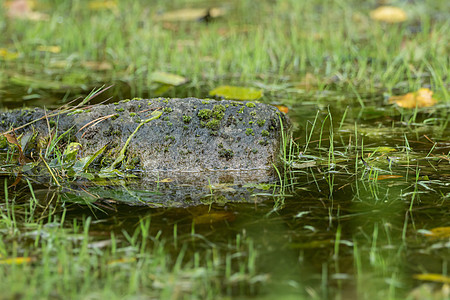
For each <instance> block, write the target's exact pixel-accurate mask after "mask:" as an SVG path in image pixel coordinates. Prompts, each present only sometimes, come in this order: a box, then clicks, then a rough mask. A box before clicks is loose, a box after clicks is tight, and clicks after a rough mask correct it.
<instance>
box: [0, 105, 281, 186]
mask: <svg viewBox="0 0 450 300" xmlns="http://www.w3.org/2000/svg"><path fill="white" fill-rule="evenodd" d="M155 110H160V111H162V112H163V114H162V115H161V117H160V118H159V119H156V120H152V121H150V122H148V123H146V124H144V125H143V126H142V127H140V129H139V130H138V131H137V133H136V134H135V135H134V136H133V139H132V140H131V142H130V144H129V145H128V147H127V151H126V158H125V159H124V161H123V162H122V164H121V166H118V167H121V168H122V169H125V170H126V169H127V168H128V171H129V172H137V171H138V170H140V171H142V173H140V174H142V176H143V177H144V178H149V179H150V180H151V181H154V179H155V178H166V177H170V178H172V179H175V180H178V181H179V182H181V183H182V182H187V183H196V182H198V183H201V184H204V183H205V182H208V180H209V181H211V180H212V181H213V182H248V181H250V182H260V181H268V180H270V179H271V178H273V177H272V176H273V174H274V172H273V171H274V167H273V165H274V164H277V161H278V158H279V153H280V147H281V139H282V127H284V128H283V129H284V130H285V129H286V128H287V120H286V118H285V116H284V115H283V114H282V113H280V112H279V110H278V109H277V108H276V107H273V106H269V105H266V104H262V103H253V102H237V101H228V100H223V101H216V100H210V99H208V100H202V99H196V98H186V99H164V98H158V99H143V100H125V101H121V102H118V103H114V104H108V105H95V106H93V107H91V108H90V109H84V110H80V111H75V112H72V113H62V114H59V115H57V116H53V117H49V118H48V120H45V119H42V120H41V121H38V122H35V123H33V124H32V125H30V126H27V127H25V128H23V129H20V130H17V131H16V134H19V133H21V132H24V131H28V132H29V131H30V128H33V130H35V131H36V132H37V133H38V136H39V139H40V140H41V144H43V143H42V139H45V138H48V136H49V130H48V128H49V126H48V125H49V124H50V127H51V128H53V131H54V132H56V134H58V135H61V134H63V133H64V132H67V131H68V133H67V134H66V135H65V138H66V139H70V140H71V141H76V142H79V143H80V144H81V145H82V150H81V153H80V154H79V155H81V156H86V155H89V154H92V153H95V152H96V151H97V150H99V149H101V148H102V147H104V146H105V145H107V146H106V147H107V148H106V150H105V151H104V153H103V154H102V157H100V158H99V160H101V163H102V164H103V165H102V167H105V166H107V165H108V163H111V162H112V161H113V160H114V158H115V157H117V155H118V153H119V151H120V149H121V148H122V146H123V145H124V144H125V141H126V140H127V139H128V137H129V136H130V135H131V134H132V132H133V131H134V130H135V129H136V127H137V126H138V125H139V123H140V122H141V121H143V120H146V119H148V118H150V117H151V116H150V114H151V112H152V111H155ZM44 113H46V114H49V112H44V110H43V109H34V110H21V111H12V112H4V113H2V114H1V115H0V130H1V131H2V132H4V131H6V130H9V129H11V128H12V127H18V126H20V125H23V124H25V123H27V122H30V121H32V120H35V119H37V118H41V117H42V116H44ZM111 115H112V116H111ZM105 116H110V117H108V118H106V119H104V120H103V121H101V122H98V123H96V122H92V121H93V120H100V118H102V117H105ZM87 124H89V125H87ZM86 125H87V126H86ZM36 144H38V143H36ZM28 148H30V147H28ZM35 151H36V150H35Z"/></svg>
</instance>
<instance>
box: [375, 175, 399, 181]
mask: <svg viewBox="0 0 450 300" xmlns="http://www.w3.org/2000/svg"><path fill="white" fill-rule="evenodd" d="M402 177H403V176H402V175H378V177H377V180H385V179H395V178H402Z"/></svg>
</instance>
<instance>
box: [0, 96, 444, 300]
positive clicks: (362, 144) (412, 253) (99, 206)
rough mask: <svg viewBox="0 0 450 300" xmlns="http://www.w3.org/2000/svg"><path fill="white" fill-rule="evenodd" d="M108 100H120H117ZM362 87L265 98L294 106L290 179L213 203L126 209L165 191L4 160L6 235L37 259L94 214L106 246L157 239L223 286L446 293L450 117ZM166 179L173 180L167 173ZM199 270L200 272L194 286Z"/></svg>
mask: <svg viewBox="0 0 450 300" xmlns="http://www.w3.org/2000/svg"><path fill="white" fill-rule="evenodd" d="M122 93H123V91H122ZM110 95H112V96H114V97H115V99H114V101H115V100H117V97H119V96H118V95H117V94H115V93H114V92H112V93H111V94H110ZM110 95H102V97H103V98H101V99H97V100H98V101H103V100H104V99H107V98H108V97H109V96H110ZM165 95H167V96H176V97H183V96H197V97H205V96H206V92H204V91H203V90H202V89H198V88H195V89H194V88H193V89H185V88H183V89H175V90H173V91H169V92H168V93H166V94H165ZM360 95H363V96H362V98H363V99H364V100H363V101H366V102H367V105H365V106H364V107H361V105H359V104H358V99H357V97H356V96H355V95H354V94H351V93H342V92H339V91H327V92H324V91H321V92H314V91H311V92H306V93H303V94H296V93H285V94H284V95H281V96H280V94H277V93H273V94H272V95H266V96H265V97H264V98H263V99H262V101H263V102H266V103H280V102H281V103H283V104H285V105H288V106H289V109H290V110H289V112H288V116H289V117H290V119H291V122H292V124H293V132H292V138H293V140H294V141H295V142H296V145H294V146H292V151H291V152H288V162H287V164H286V166H285V167H284V168H283V169H280V171H281V176H280V178H279V180H274V182H271V183H270V185H268V189H266V190H265V191H264V190H262V191H259V192H258V193H255V194H253V195H252V196H251V197H249V198H248V199H241V200H242V201H239V202H223V201H220V199H221V198H220V197H217V196H218V195H219V196H220V194H221V193H223V192H227V191H229V189H233V188H235V189H239V188H242V186H233V185H224V186H220V185H218V186H213V187H206V188H205V189H204V194H205V204H204V205H197V206H187V207H158V206H156V205H152V204H147V205H140V206H129V205H126V204H124V201H123V200H124V199H127V198H129V197H134V196H136V194H137V193H138V192H140V193H141V194H140V196H141V197H143V198H144V199H145V200H148V199H151V197H152V195H153V194H152V193H153V192H159V193H164V189H161V190H155V188H154V187H151V188H148V189H147V190H146V189H145V188H142V186H141V187H140V188H139V191H138V190H133V187H132V185H130V186H128V185H127V182H126V181H116V182H110V183H109V184H108V183H106V184H107V185H106V186H103V187H102V190H103V191H105V190H106V191H110V193H109V194H101V193H99V191H98V190H97V191H92V190H89V189H88V187H89V185H88V184H86V182H84V183H83V182H81V183H77V182H74V183H72V184H71V185H68V186H65V188H57V187H54V186H51V185H50V184H38V183H36V184H33V183H32V182H33V180H32V178H27V177H26V176H24V177H23V178H21V179H20V181H18V182H17V180H16V179H17V177H16V175H17V173H8V171H7V170H10V169H8V168H7V167H4V168H3V171H2V177H3V178H4V179H5V180H6V181H5V186H9V188H8V191H7V194H5V191H6V190H3V192H1V193H2V198H3V197H5V198H6V199H10V201H9V204H8V203H2V204H1V209H2V215H4V216H5V218H7V219H13V220H14V221H15V222H16V225H14V226H12V225H10V226H9V227H8V226H7V225H5V224H4V225H2V226H3V228H1V236H2V239H3V240H4V242H3V243H9V242H13V241H14V243H16V246H17V249H16V250H15V251H16V253H18V254H20V253H22V254H27V255H31V256H35V257H37V258H36V259H39V256H40V255H42V254H40V252H39V251H37V250H36V249H35V248H34V247H35V246H36V245H35V246H34V247H32V246H31V245H32V244H33V243H36V242H35V240H34V239H33V238H32V234H31V233H30V232H34V231H35V230H36V228H37V227H39V226H40V227H42V226H44V227H45V224H52V223H55V224H58V225H56V226H59V227H60V228H62V229H64V230H66V234H67V237H70V236H71V235H72V234H73V233H76V232H77V229H75V227H76V226H75V225H74V224H85V223H86V222H87V220H90V227H89V229H88V235H89V243H91V244H92V245H94V246H92V247H93V248H95V245H98V248H99V250H98V251H100V252H101V251H102V249H103V247H109V244H108V243H110V242H111V239H112V238H111V236H112V235H113V236H114V238H115V239H117V240H118V241H120V242H118V244H117V246H116V247H118V248H122V249H127V247H131V245H134V244H133V243H138V244H142V243H143V240H141V239H147V243H146V246H145V249H146V251H148V252H152V251H155V249H157V248H158V247H162V251H163V252H164V253H165V254H164V255H166V256H167V257H168V258H167V259H168V260H171V261H173V262H174V263H173V264H171V265H172V266H173V265H175V266H176V265H177V263H178V260H181V261H182V263H181V265H183V264H186V265H191V266H192V268H193V270H194V271H195V270H197V271H196V272H204V271H205V270H207V271H211V272H212V273H214V275H210V276H211V277H214V278H215V279H214V280H212V279H210V280H212V283H210V284H211V286H213V287H215V288H217V289H218V290H219V291H220V294H222V295H228V296H233V297H242V298H243V299H244V298H246V297H249V296H250V297H253V296H255V295H256V296H258V297H259V298H261V299H273V298H274V297H277V299H298V298H299V297H300V298H302V297H304V298H342V299H356V298H360V299H364V298H366V299H388V298H403V297H406V296H407V295H409V296H410V297H413V296H415V295H422V296H423V295H425V296H424V297H427V296H426V295H438V296H437V297H439V295H441V296H442V297H444V295H445V291H443V290H442V286H441V285H440V283H439V281H438V283H436V282H432V283H425V282H426V280H425V281H423V280H420V279H421V278H420V277H418V274H443V275H445V274H447V273H448V267H449V266H448V262H449V258H450V256H449V247H450V246H449V243H448V238H447V237H448V235H447V237H444V238H439V237H435V236H433V234H432V231H430V230H432V229H433V228H436V227H447V226H450V218H449V215H450V205H449V197H450V181H449V176H450V165H449V161H448V152H449V150H450V132H449V131H448V128H447V125H445V124H444V123H445V122H448V119H447V121H445V120H439V118H436V119H433V120H430V121H429V123H428V124H429V125H428V126H426V125H424V124H425V123H426V122H424V120H426V119H427V117H428V116H427V113H426V112H422V113H418V114H416V113H414V112H412V113H410V112H402V113H400V111H399V110H398V109H397V108H395V107H392V106H388V105H386V104H385V103H384V101H385V100H384V97H383V95H382V94H380V93H367V94H362V93H361V94H360ZM125 96H129V95H123V94H122V95H120V97H124V98H125ZM144 96H145V95H144ZM54 97H55V98H58V97H59V96H58V95H55V96H54ZM111 101H112V100H111ZM14 103H15V104H14V106H21V103H22V102H20V101H17V99H15V101H14ZM28 104H32V105H33V104H35V103H33V102H28ZM59 104H60V102H53V103H51V104H49V105H50V106H52V105H53V106H57V105H59ZM3 105H8V104H7V103H6V102H4V103H3ZM40 105H43V103H42V102H40ZM46 105H47V104H46ZM330 123H331V124H332V126H330ZM306 145H307V147H306ZM103 184H105V183H102V185H103ZM97 187H98V185H97ZM161 187H164V188H165V189H168V190H170V189H171V188H174V186H172V187H171V183H170V182H169V183H161ZM80 190H84V191H86V193H85V194H84V195H85V200H83V196H80V193H76V192H75V191H80ZM143 190H144V191H145V190H146V191H145V192H146V193H147V194H145V192H143ZM30 191H32V192H30ZM119 193H120V195H121V196H118V194H119ZM74 194H76V195H77V197H74V196H73V195H74ZM88 194H90V195H91V196H92V195H94V197H90V196H88ZM81 195H83V193H81ZM133 195H134V196H133ZM33 199H35V200H33ZM92 199H94V200H92ZM125 202H126V201H125ZM30 203H31V204H30ZM145 222H148V223H145ZM143 223H145V224H146V225H145V226H143V225H142V224H143ZM31 224H34V225H31ZM39 224H41V225H39ZM27 227H28V229H27ZM12 228H13V229H14V228H15V230H16V233H14V232H15V231H14V230H13V229H12ZM81 231H82V229H81ZM142 231H146V235H145V237H144V236H143V235H142ZM17 232H20V233H21V234H18V233H17ZM135 232H141V233H140V234H135ZM62 237H63V238H64V237H65V236H64V235H63V236H62ZM41 239H42V240H45V239H46V238H45V237H44V236H42V237H41ZM162 241H163V242H162ZM102 242H105V243H106V244H105V245H108V246H105V245H103V244H101V243H102ZM161 243H162V244H161ZM156 245H159V246H156ZM161 245H162V246H161ZM73 247H75V248H76V247H77V246H73ZM4 249H8V247H4ZM38 249H39V248H38ZM124 251H125V250H124ZM125 252H126V251H125ZM131 252H132V251H131ZM180 253H182V256H180ZM92 255H99V254H98V253H97V254H95V251H94V254H92ZM133 255H135V254H130V256H133ZM135 257H138V259H139V256H135ZM180 257H181V258H180ZM179 268H182V267H179ZM194 271H192V272H194ZM173 272H175V271H173ZM194 273H195V272H194ZM194 273H190V274H191V275H189V276H188V277H190V278H191V279H190V280H193V281H195V280H194V279H192V278H196V277H195V274H194ZM154 276H156V277H157V276H158V275H157V274H156V275H154ZM100 278H101V276H100ZM425 279H426V278H425ZM100 280H101V279H100ZM178 280H181V279H178ZM447 280H448V277H447ZM152 282H153V284H155V282H157V279H155V280H154V281H152ZM180 282H181V281H180ZM142 284H143V287H142V288H144V286H145V283H142ZM180 284H182V283H180ZM191 284H192V283H191ZM193 285H194V284H193ZM175 286H176V284H175ZM186 289H187V288H186ZM191 292H192V291H191ZM433 293H434V294H433ZM436 293H437V294H436ZM439 293H440V294H439ZM419 299H420V298H419Z"/></svg>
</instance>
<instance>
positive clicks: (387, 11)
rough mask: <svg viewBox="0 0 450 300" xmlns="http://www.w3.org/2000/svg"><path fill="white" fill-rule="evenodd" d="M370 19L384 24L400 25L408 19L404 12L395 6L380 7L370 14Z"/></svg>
mask: <svg viewBox="0 0 450 300" xmlns="http://www.w3.org/2000/svg"><path fill="white" fill-rule="evenodd" d="M370 18H371V19H372V20H375V21H381V22H386V23H401V22H404V21H406V19H408V17H407V15H406V12H405V11H404V10H403V9H401V8H399V7H395V6H380V7H378V8H377V9H375V10H372V11H371V12H370Z"/></svg>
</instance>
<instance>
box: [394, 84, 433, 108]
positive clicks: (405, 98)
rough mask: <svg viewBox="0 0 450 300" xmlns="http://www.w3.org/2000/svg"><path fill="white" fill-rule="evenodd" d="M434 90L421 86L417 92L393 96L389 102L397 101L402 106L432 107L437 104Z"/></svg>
mask: <svg viewBox="0 0 450 300" xmlns="http://www.w3.org/2000/svg"><path fill="white" fill-rule="evenodd" d="M432 96H433V91H431V90H430V89H427V88H421V89H419V90H418V91H417V92H414V93H407V94H405V95H402V96H392V97H390V98H389V103H394V102H395V103H396V104H397V105H398V106H400V107H404V108H415V107H416V106H417V107H430V106H433V105H435V104H436V102H437V100H436V99H433V97H432Z"/></svg>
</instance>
